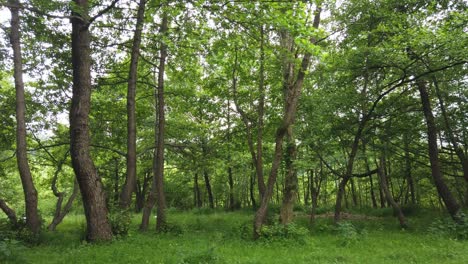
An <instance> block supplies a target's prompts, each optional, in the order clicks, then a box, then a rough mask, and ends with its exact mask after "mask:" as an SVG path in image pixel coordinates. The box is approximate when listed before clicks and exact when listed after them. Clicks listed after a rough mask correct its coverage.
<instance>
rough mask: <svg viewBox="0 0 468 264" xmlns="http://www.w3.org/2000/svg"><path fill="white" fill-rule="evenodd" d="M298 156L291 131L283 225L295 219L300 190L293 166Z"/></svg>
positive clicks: (281, 213)
mask: <svg viewBox="0 0 468 264" xmlns="http://www.w3.org/2000/svg"><path fill="white" fill-rule="evenodd" d="M296 155H297V148H296V143H295V142H294V138H293V135H292V129H289V132H288V142H287V150H286V177H285V179H284V182H285V186H284V192H283V202H282V204H281V208H280V222H281V224H283V225H285V224H289V223H291V222H292V221H293V218H294V212H293V209H294V203H295V200H296V197H297V195H296V193H297V189H298V180H297V173H296V169H295V168H294V164H293V161H294V160H295V159H296Z"/></svg>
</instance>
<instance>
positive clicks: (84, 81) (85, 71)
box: [70, 0, 112, 241]
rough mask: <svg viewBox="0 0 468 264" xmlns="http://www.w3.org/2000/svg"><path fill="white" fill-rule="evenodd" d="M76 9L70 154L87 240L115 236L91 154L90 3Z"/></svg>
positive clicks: (81, 1) (84, 1)
mask: <svg viewBox="0 0 468 264" xmlns="http://www.w3.org/2000/svg"><path fill="white" fill-rule="evenodd" d="M74 3H75V4H76V8H75V10H73V11H72V15H73V17H72V18H71V23H72V35H71V41H72V43H71V44H72V63H73V96H72V103H71V108H70V154H71V159H72V164H73V170H74V171H75V175H76V179H77V181H78V184H79V186H80V190H81V197H82V199H83V207H84V210H85V216H86V226H87V228H86V239H87V240H89V241H103V240H110V239H112V231H111V226H110V223H109V220H108V218H107V206H106V198H105V193H104V189H103V186H102V182H101V178H100V177H99V175H98V174H97V171H96V168H95V166H94V163H93V160H92V159H91V156H90V149H89V148H90V146H89V145H90V138H89V125H88V122H89V111H90V106H91V105H90V100H91V57H90V37H91V34H90V32H89V26H90V23H91V22H92V20H94V19H91V18H90V17H89V14H88V9H89V3H88V1H87V0H74Z"/></svg>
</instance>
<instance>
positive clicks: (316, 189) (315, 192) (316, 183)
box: [310, 162, 323, 225]
mask: <svg viewBox="0 0 468 264" xmlns="http://www.w3.org/2000/svg"><path fill="white" fill-rule="evenodd" d="M310 175H311V176H310V180H311V184H310V187H311V189H310V192H311V193H312V209H311V212H310V224H311V225H312V224H314V222H315V215H316V214H317V207H318V199H319V195H320V189H321V186H322V180H323V168H322V162H320V174H319V175H316V176H315V178H314V177H313V173H311V174H310ZM317 176H318V177H317Z"/></svg>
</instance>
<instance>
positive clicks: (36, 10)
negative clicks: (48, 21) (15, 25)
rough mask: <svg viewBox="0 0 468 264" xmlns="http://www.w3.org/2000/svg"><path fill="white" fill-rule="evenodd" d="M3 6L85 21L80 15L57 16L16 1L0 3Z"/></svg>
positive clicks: (50, 16)
mask: <svg viewBox="0 0 468 264" xmlns="http://www.w3.org/2000/svg"><path fill="white" fill-rule="evenodd" d="M1 6H3V7H6V8H8V9H22V10H28V11H31V12H34V13H36V14H38V15H42V16H45V17H47V18H58V19H72V18H75V19H79V20H81V21H83V22H85V20H84V19H83V18H82V17H80V16H58V15H52V14H49V13H46V12H44V11H42V10H39V9H38V8H35V7H31V6H25V5H23V4H21V3H18V4H17V5H15V4H9V3H0V7H1Z"/></svg>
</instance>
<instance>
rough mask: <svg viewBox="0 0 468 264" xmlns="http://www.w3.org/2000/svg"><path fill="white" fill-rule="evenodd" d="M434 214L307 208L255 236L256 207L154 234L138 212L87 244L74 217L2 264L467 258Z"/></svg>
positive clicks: (200, 217) (185, 216)
mask: <svg viewBox="0 0 468 264" xmlns="http://www.w3.org/2000/svg"><path fill="white" fill-rule="evenodd" d="M434 215H435V214H429V215H427V214H426V215H416V216H410V217H408V220H409V224H410V228H408V229H400V228H399V226H398V224H397V221H396V219H395V218H393V217H391V215H387V216H377V215H368V214H362V213H354V214H351V213H348V214H345V216H349V217H345V219H344V221H343V224H341V225H339V226H335V225H333V224H332V222H331V219H330V217H329V216H330V214H329V213H326V214H322V215H319V216H318V217H317V219H316V221H315V224H314V226H313V227H312V228H308V225H309V219H308V217H307V215H306V214H305V213H303V214H298V217H297V218H296V222H295V224H294V225H292V226H290V227H288V228H287V229H285V228H284V227H282V226H280V225H276V226H275V225H273V226H272V227H269V228H267V229H266V231H265V234H266V235H265V237H263V238H261V239H260V240H257V241H252V239H251V226H252V224H251V223H252V217H253V212H252V211H247V210H245V211H239V212H223V211H209V210H195V211H189V212H180V211H176V210H169V212H168V220H169V223H171V225H170V226H171V228H170V229H169V231H168V232H167V233H159V234H157V233H155V232H154V231H153V230H154V223H153V226H152V227H153V229H152V231H148V232H146V233H140V232H138V231H137V229H138V223H139V222H140V218H141V215H135V216H134V217H133V219H132V224H131V226H130V231H129V235H128V236H126V237H121V238H116V239H115V240H114V241H113V242H109V243H103V244H95V245H92V244H88V243H86V242H84V241H83V234H84V223H85V221H84V218H83V216H82V215H73V214H72V215H69V216H67V217H66V218H65V220H64V223H62V224H61V225H59V226H58V228H57V231H55V232H44V234H43V235H42V242H41V244H40V245H37V246H24V245H15V246H14V247H12V248H11V255H10V256H9V257H8V258H7V259H5V258H4V259H3V260H0V262H1V263H47V264H48V263H67V264H71V263H80V264H81V263H113V264H117V263H139V264H140V263H174V264H176V263H226V264H231V263H262V264H264V263H294V264H298V263H457V264H458V263H468V241H467V240H457V239H455V238H454V237H452V236H450V235H447V234H440V233H437V232H434V230H432V231H431V228H430V226H431V223H433V222H434V220H435V219H434ZM272 217H276V216H272ZM153 222H154V219H153Z"/></svg>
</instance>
